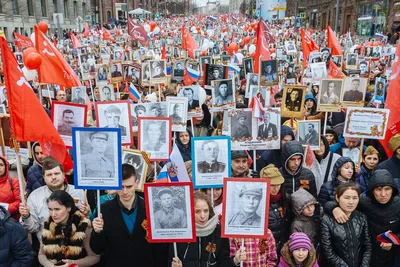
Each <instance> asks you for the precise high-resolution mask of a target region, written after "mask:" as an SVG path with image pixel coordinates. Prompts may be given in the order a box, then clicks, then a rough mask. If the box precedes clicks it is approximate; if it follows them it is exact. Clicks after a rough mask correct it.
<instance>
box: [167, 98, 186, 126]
mask: <svg viewBox="0 0 400 267" xmlns="http://www.w3.org/2000/svg"><path fill="white" fill-rule="evenodd" d="M167 106H168V117H170V118H171V119H172V131H174V132H184V131H186V122H187V99H186V98H184V97H174V96H168V97H167Z"/></svg>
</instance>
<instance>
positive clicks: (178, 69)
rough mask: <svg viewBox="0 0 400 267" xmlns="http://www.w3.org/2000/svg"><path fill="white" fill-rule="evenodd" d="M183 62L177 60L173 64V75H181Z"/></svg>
mask: <svg viewBox="0 0 400 267" xmlns="http://www.w3.org/2000/svg"><path fill="white" fill-rule="evenodd" d="M184 66H185V63H184V62H183V61H177V62H175V64H174V77H183V73H184Z"/></svg>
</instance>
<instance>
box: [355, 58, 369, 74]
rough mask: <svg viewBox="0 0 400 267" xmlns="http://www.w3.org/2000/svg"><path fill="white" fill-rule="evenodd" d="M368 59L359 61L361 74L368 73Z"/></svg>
mask: <svg viewBox="0 0 400 267" xmlns="http://www.w3.org/2000/svg"><path fill="white" fill-rule="evenodd" d="M368 66H369V64H368V61H366V60H363V61H360V63H358V68H359V69H360V74H361V75H362V74H368Z"/></svg>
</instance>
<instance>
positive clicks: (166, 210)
mask: <svg viewBox="0 0 400 267" xmlns="http://www.w3.org/2000/svg"><path fill="white" fill-rule="evenodd" d="M144 195H145V201H146V216H147V221H148V241H149V242H152V243H157V242H162V243H164V242H195V241H196V230H195V220H194V212H193V209H194V208H193V207H194V200H193V184H192V183H191V182H179V183H173V182H169V183H146V184H145V185H144Z"/></svg>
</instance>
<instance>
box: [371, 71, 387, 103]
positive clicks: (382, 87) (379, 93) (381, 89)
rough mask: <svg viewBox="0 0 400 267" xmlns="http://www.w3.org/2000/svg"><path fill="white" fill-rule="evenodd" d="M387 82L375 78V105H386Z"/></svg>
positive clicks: (373, 99) (373, 100)
mask: <svg viewBox="0 0 400 267" xmlns="http://www.w3.org/2000/svg"><path fill="white" fill-rule="evenodd" d="M386 87H387V84H386V80H385V79H384V78H381V77H377V78H375V90H374V97H373V98H372V102H373V103H377V104H384V103H385V96H386Z"/></svg>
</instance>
